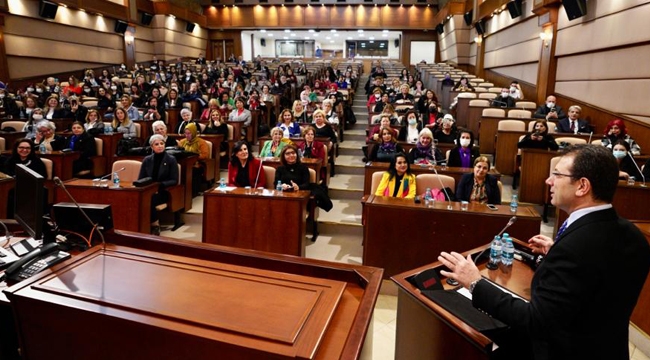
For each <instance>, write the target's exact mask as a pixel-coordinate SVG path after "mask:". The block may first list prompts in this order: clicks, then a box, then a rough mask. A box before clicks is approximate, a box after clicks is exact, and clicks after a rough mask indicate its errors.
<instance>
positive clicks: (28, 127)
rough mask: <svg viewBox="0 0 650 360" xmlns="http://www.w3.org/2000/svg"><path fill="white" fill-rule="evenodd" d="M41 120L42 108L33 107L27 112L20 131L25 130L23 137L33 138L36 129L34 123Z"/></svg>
mask: <svg viewBox="0 0 650 360" xmlns="http://www.w3.org/2000/svg"><path fill="white" fill-rule="evenodd" d="M41 120H43V109H41V108H35V109H33V110H32V111H31V112H30V113H29V118H28V119H27V121H25V126H23V129H22V131H24V132H26V133H27V134H25V137H26V138H27V139H34V138H35V137H36V133H37V132H38V129H37V128H36V124H38V123H39V122H41Z"/></svg>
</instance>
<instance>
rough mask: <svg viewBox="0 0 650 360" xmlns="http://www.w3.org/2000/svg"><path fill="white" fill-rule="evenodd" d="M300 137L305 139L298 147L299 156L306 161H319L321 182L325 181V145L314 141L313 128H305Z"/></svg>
mask: <svg viewBox="0 0 650 360" xmlns="http://www.w3.org/2000/svg"><path fill="white" fill-rule="evenodd" d="M302 136H303V137H304V138H305V141H303V142H302V143H300V144H299V145H298V149H299V150H300V155H301V156H302V157H305V158H308V159H321V165H323V166H321V173H320V175H319V176H320V178H321V180H323V181H325V179H326V177H327V164H326V163H325V159H326V155H327V152H326V149H325V145H323V143H322V142H320V141H318V140H316V135H315V131H314V128H313V127H311V126H307V127H305V128H304V129H303V131H302Z"/></svg>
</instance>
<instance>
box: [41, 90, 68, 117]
mask: <svg viewBox="0 0 650 360" xmlns="http://www.w3.org/2000/svg"><path fill="white" fill-rule="evenodd" d="M43 111H44V112H45V115H44V116H45V119H47V120H52V119H64V118H67V117H68V112H67V111H66V110H65V109H64V108H62V107H61V104H60V103H59V98H58V97H57V96H56V95H51V96H50V97H48V98H47V100H46V101H45V108H43Z"/></svg>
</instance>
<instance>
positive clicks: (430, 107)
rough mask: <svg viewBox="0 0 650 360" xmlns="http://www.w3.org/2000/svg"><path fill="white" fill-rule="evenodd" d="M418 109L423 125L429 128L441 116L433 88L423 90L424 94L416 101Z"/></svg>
mask: <svg viewBox="0 0 650 360" xmlns="http://www.w3.org/2000/svg"><path fill="white" fill-rule="evenodd" d="M418 110H419V111H420V114H422V122H423V123H424V125H425V126H426V127H428V128H430V129H431V128H433V127H434V126H435V124H436V121H437V120H438V118H439V117H441V116H442V115H441V114H439V112H438V97H437V96H436V93H435V92H433V90H427V91H425V92H424V96H422V97H421V98H420V100H419V101H418ZM432 131H433V130H432Z"/></svg>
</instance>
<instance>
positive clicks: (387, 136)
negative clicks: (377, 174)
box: [369, 128, 404, 162]
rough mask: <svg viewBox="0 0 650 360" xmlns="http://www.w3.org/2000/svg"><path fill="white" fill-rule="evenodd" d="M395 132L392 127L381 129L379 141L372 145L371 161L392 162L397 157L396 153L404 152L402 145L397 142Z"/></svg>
mask: <svg viewBox="0 0 650 360" xmlns="http://www.w3.org/2000/svg"><path fill="white" fill-rule="evenodd" d="M394 134H395V132H394V131H393V129H391V128H382V129H381V132H380V135H381V136H380V138H379V142H378V143H377V144H375V146H373V147H372V151H371V152H370V156H369V158H370V161H378V162H391V161H392V160H393V159H394V158H395V154H398V153H403V152H404V150H403V149H402V147H401V146H400V145H399V144H397V140H396V139H395V136H393V135H394Z"/></svg>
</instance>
